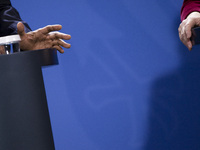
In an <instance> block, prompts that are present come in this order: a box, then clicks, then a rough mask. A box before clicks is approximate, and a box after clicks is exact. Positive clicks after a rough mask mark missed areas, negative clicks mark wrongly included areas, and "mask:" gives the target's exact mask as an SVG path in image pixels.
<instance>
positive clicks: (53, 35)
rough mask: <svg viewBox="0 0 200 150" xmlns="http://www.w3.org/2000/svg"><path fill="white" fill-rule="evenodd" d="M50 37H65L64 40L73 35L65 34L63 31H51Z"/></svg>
mask: <svg viewBox="0 0 200 150" xmlns="http://www.w3.org/2000/svg"><path fill="white" fill-rule="evenodd" d="M49 38H50V39H52V40H53V39H63V40H70V39H71V35H69V34H64V33H61V32H50V33H49Z"/></svg>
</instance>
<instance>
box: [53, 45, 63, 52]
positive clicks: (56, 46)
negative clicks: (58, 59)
mask: <svg viewBox="0 0 200 150" xmlns="http://www.w3.org/2000/svg"><path fill="white" fill-rule="evenodd" d="M53 48H55V49H57V50H58V51H59V52H60V53H64V50H63V49H62V47H60V46H58V45H55V46H53Z"/></svg>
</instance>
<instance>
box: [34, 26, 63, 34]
mask: <svg viewBox="0 0 200 150" xmlns="http://www.w3.org/2000/svg"><path fill="white" fill-rule="evenodd" d="M61 29H62V26H61V25H48V26H46V27H43V28H41V29H38V30H37V31H39V32H41V33H42V34H48V33H49V32H53V31H59V30H61Z"/></svg>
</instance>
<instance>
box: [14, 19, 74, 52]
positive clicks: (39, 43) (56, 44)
mask: <svg viewBox="0 0 200 150" xmlns="http://www.w3.org/2000/svg"><path fill="white" fill-rule="evenodd" d="M61 28H62V26H61V25H48V26H46V27H44V28H41V29H38V30H35V31H32V32H28V33H25V31H24V25H23V23H21V22H19V23H18V24H17V30H18V34H19V36H20V38H21V42H20V49H22V50H37V49H46V48H56V49H57V50H58V51H59V52H60V53H64V50H63V49H62V47H65V48H70V47H71V45H70V44H68V43H66V42H65V41H63V40H69V39H70V38H71V36H70V35H68V34H64V33H60V32H54V31H59V30H60V29H61Z"/></svg>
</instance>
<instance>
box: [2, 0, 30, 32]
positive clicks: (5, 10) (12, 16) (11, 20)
mask: <svg viewBox="0 0 200 150" xmlns="http://www.w3.org/2000/svg"><path fill="white" fill-rule="evenodd" d="M18 22H22V23H23V24H24V26H25V32H29V31H31V28H30V27H29V25H28V24H27V23H26V22H25V21H23V20H22V19H21V17H20V15H19V13H18V11H17V10H16V9H15V8H14V7H12V5H11V3H10V1H9V0H3V1H2V0H1V1H0V36H6V35H13V34H17V23H18Z"/></svg>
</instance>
